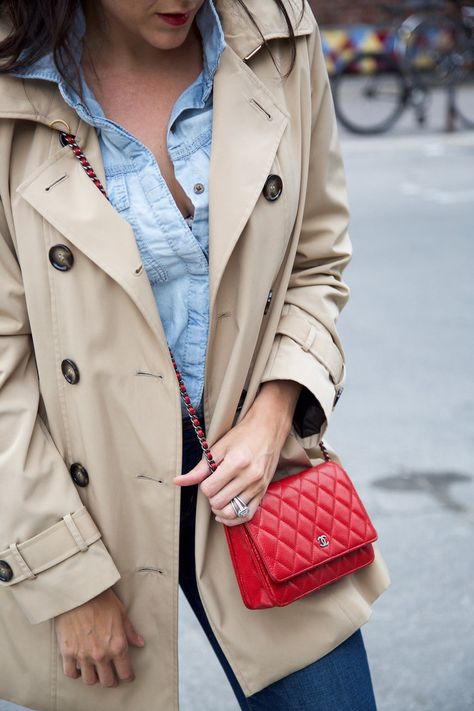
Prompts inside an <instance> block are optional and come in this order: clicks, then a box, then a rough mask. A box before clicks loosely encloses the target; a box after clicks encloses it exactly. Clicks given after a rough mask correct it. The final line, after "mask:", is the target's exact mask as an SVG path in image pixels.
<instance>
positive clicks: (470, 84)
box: [452, 46, 474, 128]
mask: <svg viewBox="0 0 474 711" xmlns="http://www.w3.org/2000/svg"><path fill="white" fill-rule="evenodd" d="M452 90H453V101H454V110H455V112H456V115H457V116H458V117H459V118H460V119H461V121H462V123H463V124H464V125H465V126H467V128H474V46H472V47H471V48H470V49H469V50H468V51H467V52H465V53H464V54H463V55H462V70H461V71H460V72H459V73H458V76H457V78H456V80H455V82H454V85H453V88H452Z"/></svg>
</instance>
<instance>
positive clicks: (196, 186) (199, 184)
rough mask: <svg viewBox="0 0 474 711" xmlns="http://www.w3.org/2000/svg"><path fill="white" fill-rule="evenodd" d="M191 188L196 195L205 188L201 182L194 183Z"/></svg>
mask: <svg viewBox="0 0 474 711" xmlns="http://www.w3.org/2000/svg"><path fill="white" fill-rule="evenodd" d="M193 190H194V192H195V193H196V195H201V193H203V192H204V190H205V188H204V185H203V184H202V183H196V185H195V186H194V188H193Z"/></svg>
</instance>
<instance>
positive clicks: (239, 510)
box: [230, 496, 250, 518]
mask: <svg viewBox="0 0 474 711" xmlns="http://www.w3.org/2000/svg"><path fill="white" fill-rule="evenodd" d="M230 503H231V504H232V508H233V509H234V511H235V515H236V516H238V517H239V518H243V517H244V516H247V514H249V513H250V509H249V507H248V506H247V504H246V503H245V502H244V501H242V499H241V498H240V496H234V498H233V499H232V500H231V502H230Z"/></svg>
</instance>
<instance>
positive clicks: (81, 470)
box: [69, 462, 89, 486]
mask: <svg viewBox="0 0 474 711" xmlns="http://www.w3.org/2000/svg"><path fill="white" fill-rule="evenodd" d="M69 471H70V474H71V477H72V479H73V481H74V483H75V484H77V485H78V486H87V485H88V483H89V474H88V473H87V469H86V468H85V467H83V466H82V464H79V462H74V464H71V466H70V467H69Z"/></svg>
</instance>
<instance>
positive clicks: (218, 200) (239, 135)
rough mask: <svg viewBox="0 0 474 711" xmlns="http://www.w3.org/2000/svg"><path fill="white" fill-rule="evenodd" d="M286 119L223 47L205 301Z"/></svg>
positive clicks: (247, 213)
mask: <svg viewBox="0 0 474 711" xmlns="http://www.w3.org/2000/svg"><path fill="white" fill-rule="evenodd" d="M287 123H288V113H287V112H286V110H285V109H283V108H281V107H279V106H278V105H277V103H276V101H275V100H274V98H273V97H272V95H271V94H270V92H269V91H268V89H267V88H266V87H264V86H263V84H262V83H261V82H260V80H259V79H258V78H257V76H256V75H255V74H254V73H253V72H252V71H251V70H250V69H249V67H248V66H247V65H246V64H245V62H243V61H242V60H241V59H240V57H239V56H238V55H237V54H236V53H235V52H234V51H233V49H232V48H231V47H230V46H227V47H226V49H225V50H224V52H223V54H222V55H221V60H220V64H219V68H218V70H217V72H216V75H215V79H214V114H213V134H212V151H211V162H210V172H209V258H210V262H209V280H210V295H211V304H212V303H213V301H214V299H215V295H216V293H217V289H218V287H219V283H220V280H221V278H222V274H223V272H224V269H225V266H226V264H227V262H228V260H229V257H230V255H231V253H232V250H233V249H234V247H235V245H236V243H237V241H238V239H239V236H240V235H241V233H242V230H243V228H244V227H245V224H246V222H247V221H248V219H249V217H250V215H251V213H252V210H253V208H254V207H255V204H256V202H257V200H258V198H259V196H260V193H261V191H262V188H263V186H264V183H265V180H266V178H267V176H268V173H269V171H270V168H271V165H272V163H273V161H274V158H275V154H276V151H277V148H278V146H279V143H280V141H281V138H282V135H283V132H284V130H285V128H286V125H287Z"/></svg>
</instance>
